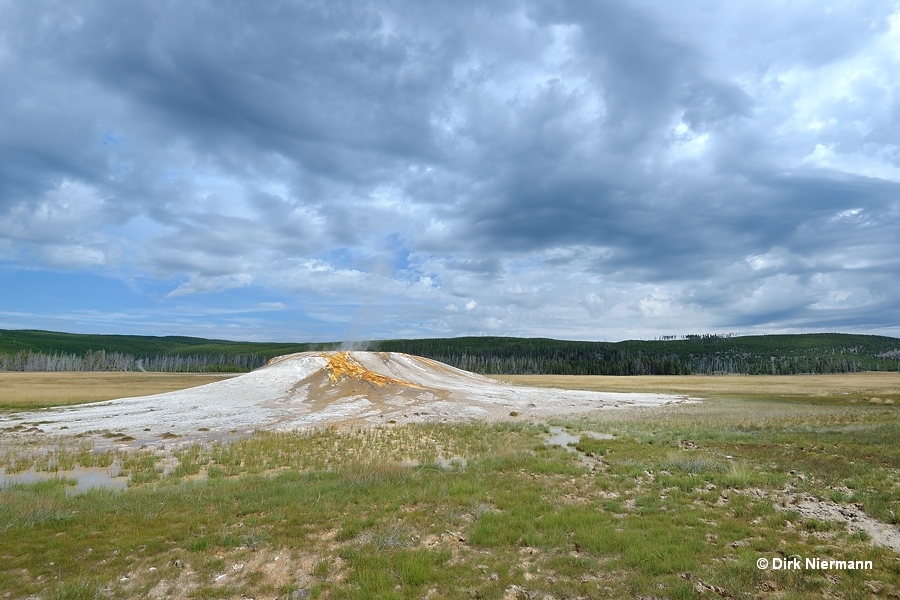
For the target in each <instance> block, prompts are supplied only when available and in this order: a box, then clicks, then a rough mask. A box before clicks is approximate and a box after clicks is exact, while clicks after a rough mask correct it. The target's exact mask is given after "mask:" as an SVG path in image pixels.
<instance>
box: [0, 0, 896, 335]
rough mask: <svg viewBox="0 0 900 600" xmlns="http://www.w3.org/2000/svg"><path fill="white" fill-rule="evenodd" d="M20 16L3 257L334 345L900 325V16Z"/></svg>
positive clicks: (518, 8) (240, 9) (105, 11)
mask: <svg viewBox="0 0 900 600" xmlns="http://www.w3.org/2000/svg"><path fill="white" fill-rule="evenodd" d="M0 8H2V10H3V13H4V23H3V24H2V25H0V73H2V76H3V78H4V81H5V82H7V84H5V85H4V89H3V91H2V92H0V114H3V115H4V127H3V128H0V262H2V264H4V265H6V266H7V267H10V268H13V269H15V268H19V269H21V268H29V269H34V268H37V269H45V270H47V271H48V272H60V273H62V272H65V273H94V274H98V273H100V274H105V275H109V276H112V277H117V278H121V279H122V280H130V279H134V278H144V279H151V280H153V281H155V282H156V283H157V284H158V286H159V288H160V289H166V290H168V291H167V292H165V293H161V294H158V295H156V296H154V301H155V302H160V303H161V306H163V307H169V309H170V310H173V311H176V310H177V309H178V307H179V306H184V304H180V303H183V302H188V301H191V302H201V305H202V306H206V307H207V310H208V311H209V313H210V314H218V313H217V312H216V309H217V308H219V306H220V303H222V302H225V300H224V299H225V298H231V297H234V296H235V295H244V296H245V297H246V299H247V305H248V306H250V305H252V306H261V307H266V306H268V307H275V306H283V307H285V309H286V311H287V312H291V311H300V312H302V313H303V314H304V315H306V317H307V318H306V319H304V320H303V325H302V326H301V325H298V328H300V327H309V328H311V329H310V330H311V331H315V333H316V334H322V335H326V336H329V337H340V336H342V335H344V334H345V333H346V331H347V329H346V328H347V322H348V321H352V319H353V318H355V317H354V316H353V315H357V314H362V313H363V312H365V313H366V314H367V315H369V316H368V317H367V320H368V321H369V322H368V323H366V324H365V328H366V333H367V334H371V335H373V336H381V337H398V336H400V335H415V336H423V335H458V334H477V333H504V334H508V335H547V336H556V337H581V338H599V339H612V338H619V337H638V336H641V335H650V336H654V335H657V334H660V333H665V332H673V333H684V332H685V329H690V330H691V331H700V330H707V329H717V328H725V329H728V330H734V329H735V328H739V329H740V330H742V331H745V332H755V331H762V332H765V331H784V330H806V329H809V330H817V329H818V328H821V327H826V328H829V329H850V330H867V331H886V330H889V329H890V328H891V327H893V323H895V322H896V319H895V316H897V307H896V306H895V304H893V303H892V301H891V300H890V298H892V297H896V296H897V292H898V291H900V290H898V289H897V285H898V284H897V283H896V282H897V281H898V279H897V277H896V275H897V273H898V262H897V259H896V258H895V257H896V256H898V255H900V252H898V247H897V243H898V242H897V240H900V218H898V217H900V200H898V198H900V195H898V191H900V177H898V174H900V149H898V145H897V143H896V140H897V139H900V123H898V117H897V115H898V114H900V111H898V108H900V107H898V104H897V102H898V100H897V98H898V97H900V95H898V83H897V82H898V81H900V62H898V61H897V59H896V56H897V51H898V49H900V12H898V11H897V9H896V7H891V6H890V5H887V4H884V3H878V2H863V3H857V4H855V5H853V6H852V7H850V6H846V7H845V6H837V5H835V6H825V5H821V4H820V3H793V4H791V5H790V6H784V5H783V4H775V3H770V2H763V3H759V2H754V3H750V2H733V3H728V4H725V5H721V6H706V5H702V6H701V5H700V4H689V5H677V6H676V5H668V4H660V3H658V2H650V1H649V0H628V1H625V0H622V1H616V2H606V3H600V4H596V3H594V4H590V3H589V4H586V3H583V2H574V1H572V2H567V1H562V2H554V3H537V2H525V1H517V2H513V1H503V2H492V3H486V2H475V1H472V2H463V3H461V4H459V3H458V4H457V5H454V6H453V7H447V6H443V5H439V4H435V3H426V4H422V3H416V2H405V1H404V2H399V3H396V2H394V3H385V2H373V3H368V4H361V3H358V2H352V1H336V2H329V3H325V4H322V3H312V2H305V1H298V2H283V3H269V4H265V5H260V4H258V3H250V2H241V1H238V0H232V1H229V2H225V3H222V4H219V5H216V6H215V7H214V6H212V5H208V4H204V3H192V4H186V5H180V4H171V3H161V4H160V3H157V4H147V3H139V2H119V3H115V4H102V3H101V4H97V3H91V2H87V1H80V0H76V1H71V2H55V1H53V0H43V1H40V2H32V3H15V2H2V3H0ZM773 15H777V18H773ZM754 23H756V24H757V25H756V26H754V25H753V24H754ZM763 24H764V25H763ZM154 290H156V287H154ZM153 293H154V294H157V292H156V291H154V292H153ZM192 306H193V307H194V309H196V310H200V308H197V306H199V305H192ZM123 310H124V308H123ZM270 312H274V311H270ZM347 313H349V315H348V314H347ZM879 315H882V316H879ZM35 318H37V317H35ZM221 318H222V319H227V317H221ZM260 318H261V319H263V321H254V322H253V323H254V325H253V326H254V327H257V328H260V329H261V330H263V329H265V328H266V324H265V323H266V322H265V320H264V318H263V317H260ZM273 318H274V317H273ZM892 319H893V320H892ZM242 322H243V323H248V322H249V321H242ZM221 323H222V326H223V327H225V325H226V324H229V323H230V324H234V323H233V322H228V323H226V321H225V320H223V321H221ZM312 323H314V325H313V324H312ZM329 323H330V324H332V325H333V327H332V328H331V329H329V327H330V326H329ZM211 327H214V325H211ZM223 331H224V330H223ZM272 331H275V332H276V334H277V335H279V336H286V337H288V338H292V337H293V338H294V339H297V338H300V337H305V336H306V334H307V333H308V331H301V330H300V329H298V330H296V331H290V330H289V328H288V330H285V328H274V329H272ZM223 335H224V334H223Z"/></svg>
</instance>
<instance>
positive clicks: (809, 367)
mask: <svg viewBox="0 0 900 600" xmlns="http://www.w3.org/2000/svg"><path fill="white" fill-rule="evenodd" d="M339 346H340V343H339V342H322V343H303V344H292V343H268V342H233V341H226V340H209V339H204V338H192V337H172V336H167V337H152V336H132V335H86V334H73V333H59V332H52V331H36V330H0V371H121V370H147V371H198V372H199V371H205V372H210V371H218V372H227V371H231V372H242V371H248V370H251V369H255V368H257V367H260V366H262V365H264V364H265V363H266V361H268V360H269V359H270V358H272V357H274V356H278V355H281V354H289V353H292V352H305V351H310V350H331V349H335V348H338V347H339ZM368 349H370V350H379V351H385V352H388V351H391V352H406V353H408V354H415V355H419V356H424V357H427V358H432V359H435V360H439V361H441V362H445V363H448V364H451V365H453V366H456V367H459V368H461V369H465V370H467V371H474V372H476V373H494V374H557V375H679V374H718V373H746V374H759V375H762V374H778V375H783V374H799V373H847V372H855V371H900V339H898V338H892V337H885V336H875V335H856V334H846V333H812V334H796V335H758V336H731V335H728V336H718V335H692V336H685V337H684V338H680V339H668V340H629V341H624V342H573V341H563V340H552V339H545V338H509V337H460V338H438V339H421V340H378V341H373V342H370V343H369V344H368Z"/></svg>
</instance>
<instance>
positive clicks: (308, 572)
mask: <svg viewBox="0 0 900 600" xmlns="http://www.w3.org/2000/svg"><path fill="white" fill-rule="evenodd" d="M897 411H898V408H896V407H892V406H885V405H871V404H850V403H848V402H844V403H841V402H839V401H837V400H835V401H833V402H832V401H829V402H825V403H821V404H816V403H811V402H806V401H800V400H795V399H778V398H768V399H761V400H753V401H745V400H734V399H732V400H724V399H722V400H711V401H709V402H706V403H703V404H697V405H686V406H681V407H668V408H659V409H645V410H634V411H616V412H608V413H605V414H604V415H603V416H602V418H601V419H592V420H591V419H584V420H576V421H572V422H570V423H562V424H568V425H569V427H570V430H571V431H573V432H578V431H588V430H593V431H600V432H604V433H609V434H612V435H613V436H614V437H613V439H595V438H589V437H586V436H585V437H582V439H581V441H580V442H579V444H578V448H579V450H580V452H568V451H566V449H564V448H558V447H548V446H546V445H544V443H543V442H542V438H541V433H542V431H543V430H544V429H545V428H542V427H540V426H537V425H529V424H522V423H514V424H497V425H487V424H479V423H472V424H461V425H405V426H396V427H389V428H383V429H369V430H356V431H351V432H338V431H335V430H322V431H316V432H309V433H272V432H269V433H259V434H256V435H254V436H252V437H250V438H245V439H241V440H238V441H236V442H233V443H231V444H211V445H203V446H201V445H196V446H188V447H184V448H181V449H179V450H177V451H174V452H172V453H171V455H169V456H160V455H158V453H154V452H151V451H150V450H135V451H131V452H128V453H125V452H121V451H120V452H114V453H106V454H104V453H93V452H91V451H89V449H88V448H85V447H84V441H83V440H74V441H69V442H67V441H66V440H60V441H59V442H58V443H55V445H54V446H52V448H51V449H50V452H48V453H44V454H42V453H41V452H40V451H39V449H37V448H34V447H30V446H27V445H24V444H22V445H21V446H20V447H16V446H15V445H13V444H12V443H10V442H8V441H4V442H3V446H2V448H3V451H2V453H0V456H2V457H4V458H3V459H2V460H4V461H5V462H4V464H6V465H11V464H13V463H15V464H19V463H20V462H21V463H23V464H24V463H26V462H27V460H31V462H30V463H28V465H27V466H26V467H24V468H25V469H28V468H31V467H32V466H34V465H35V464H37V463H40V464H42V465H45V466H46V467H47V468H52V466H51V464H57V465H60V466H61V465H63V464H65V465H70V464H84V462H90V461H93V462H92V464H98V463H100V462H104V461H110V462H107V463H106V464H112V462H115V463H116V464H117V465H119V467H120V468H121V470H122V472H123V473H124V474H125V475H124V476H126V477H129V478H130V479H129V482H130V487H129V488H128V489H126V490H124V491H111V490H104V489H97V490H91V491H88V492H86V493H81V494H72V493H71V489H72V488H71V485H69V484H71V483H72V482H71V481H67V480H66V479H64V478H61V479H58V480H54V479H51V480H48V481H43V482H40V483H35V484H31V485H14V486H10V487H7V488H5V489H3V490H2V491H0V565H2V566H0V590H3V591H4V592H6V591H9V593H10V594H11V597H26V596H29V595H32V596H34V597H37V598H94V597H103V598H109V597H111V598H129V597H140V596H146V595H149V594H150V591H151V590H154V589H155V590H156V591H155V592H154V593H157V594H159V595H162V596H165V595H173V594H175V593H179V594H184V595H187V596H188V597H193V598H229V597H240V596H241V595H244V596H248V597H260V596H268V597H279V596H280V597H285V596H286V595H288V594H291V593H293V592H300V591H302V592H303V593H308V594H309V596H310V597H313V598H421V597H426V596H427V597H430V598H448V599H449V598H460V597H464V598H479V597H480V598H500V597H503V595H504V593H505V592H506V591H507V590H511V589H515V588H512V587H511V586H518V587H519V588H521V589H524V590H527V591H528V593H529V594H532V597H538V598H541V597H543V596H544V595H546V594H552V595H553V596H554V597H555V598H574V597H604V596H605V597H619V598H626V597H636V596H645V597H658V598H695V597H697V592H696V591H695V590H694V585H695V583H696V581H697V580H702V581H703V582H706V583H708V584H710V585H714V586H719V587H720V588H723V589H725V590H727V591H728V593H730V594H731V595H733V596H734V597H735V598H754V597H757V596H759V595H760V594H761V593H762V592H760V591H759V590H765V589H776V590H778V592H777V594H776V595H775V596H772V597H783V598H818V597H822V596H825V595H831V596H833V597H847V598H856V597H859V598H862V597H869V596H868V595H869V594H870V592H868V591H867V590H868V588H867V587H866V585H868V584H866V583H865V582H876V583H877V585H878V586H880V588H879V589H881V590H882V592H880V593H882V595H889V594H890V593H897V592H898V591H900V586H898V581H900V559H898V555H897V554H896V553H893V552H891V551H889V550H887V549H884V548H881V547H876V546H873V545H872V544H871V543H870V541H869V540H868V539H867V536H865V535H861V534H853V533H851V532H849V531H847V530H846V529H845V528H844V527H843V526H842V525H841V524H838V523H834V522H831V521H824V520H821V519H815V518H805V517H803V516H802V515H801V514H799V513H798V512H796V511H790V510H788V511H784V510H779V509H778V508H776V506H775V504H776V501H775V498H776V497H777V496H778V494H780V493H782V492H783V490H785V489H786V488H788V489H793V490H795V491H796V492H797V493H806V494H811V495H815V496H819V497H823V498H827V499H830V500H833V501H838V502H854V503H859V505H860V506H861V507H862V509H863V510H864V511H865V512H866V513H867V514H869V515H871V516H872V517H875V518H877V519H879V520H880V521H882V522H884V523H895V524H896V523H897V515H898V514H900V450H898V448H897V444H896V440H897V439H900V419H898V418H897V417H898V414H900V413H898V412H897ZM67 444H71V446H70V445H67ZM79 444H80V445H79ZM47 455H50V456H51V458H52V460H49V459H47ZM22 457H26V459H27V460H26V459H22ZM453 457H458V458H461V459H464V461H465V462H464V463H462V462H458V463H457V464H456V466H453V467H451V468H445V467H442V466H441V464H446V463H443V462H441V463H440V464H439V462H438V459H439V458H443V459H451V458H453ZM167 464H168V465H169V470H168V473H167V474H166V475H165V476H163V470H164V468H165V465H167ZM463 464H464V466H463ZM792 471H793V473H792ZM204 474H205V478H201V479H198V477H202V476H204ZM801 476H802V477H801ZM788 508H790V507H788ZM788 521H790V522H791V525H790V526H788V525H787V522H788ZM795 554H796V555H799V556H809V557H813V556H817V557H826V558H829V557H830V558H853V559H860V560H872V561H873V564H874V568H873V569H872V570H871V571H866V572H864V573H859V572H849V571H848V572H840V573H838V574H837V576H836V577H834V576H833V575H835V574H834V573H829V572H821V571H800V572H789V571H760V570H759V569H757V568H756V560H757V558H760V557H768V558H772V557H774V556H791V555H795ZM238 566H239V567H240V568H238ZM685 573H689V574H690V579H688V578H686V576H685V575H684V574H685ZM829 575H832V577H829ZM871 585H875V584H871ZM705 595H706V596H708V597H715V596H714V593H713V592H707V593H706V594H705Z"/></svg>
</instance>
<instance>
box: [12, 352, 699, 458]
mask: <svg viewBox="0 0 900 600" xmlns="http://www.w3.org/2000/svg"><path fill="white" fill-rule="evenodd" d="M683 400H684V398H683V397H677V396H668V395H663V394H617V393H609V392H586V391H572V390H555V389H546V388H529V387H524V386H517V385H512V384H504V383H500V382H499V381H496V380H494V379H490V378H487V377H484V376H482V375H476V374H474V373H469V372H467V371H462V370H460V369H456V368H454V367H451V366H449V365H446V364H443V363H440V362H437V361H433V360H430V359H427V358H421V357H418V356H410V355H408V354H401V353H395V352H356V351H349V352H301V353H298V354H290V355H286V356H279V357H277V358H275V359H272V360H271V361H270V362H269V364H267V365H266V366H265V367H263V368H261V369H257V370H256V371H253V372H251V373H247V374H244V375H240V376H237V377H234V378H232V379H228V380H224V381H219V382H216V383H211V384H208V385H204V386H200V387H196V388H190V389H186V390H181V391H177V392H169V393H165V394H156V395H153V396H143V397H137V398H122V399H119V400H112V401H108V402H102V403H97V404H85V405H79V406H69V407H64V408H58V409H51V410H45V411H40V413H30V414H18V415H6V416H4V417H0V426H4V427H7V426H14V425H15V424H20V423H24V422H33V421H41V422H43V424H42V426H41V427H42V429H43V430H44V431H45V432H52V433H65V434H80V433H86V432H92V431H93V432H97V431H112V432H116V433H123V434H127V435H129V436H131V437H134V438H137V439H138V440H139V441H141V440H148V439H153V438H154V437H158V436H160V435H162V434H163V433H173V434H177V435H180V436H185V437H186V438H187V439H192V438H195V437H201V434H200V433H198V430H204V431H205V430H209V433H205V434H203V435H215V434H223V433H228V432H237V433H246V432H250V431H253V430H256V429H302V428H309V427H319V426H326V425H339V426H341V425H360V424H373V425H374V424H390V423H405V422H414V421H418V422H424V421H440V422H443V421H447V422H450V421H462V420H468V419H483V420H503V419H510V418H513V415H515V418H517V419H530V418H537V419H545V418H548V417H550V416H554V415H566V414H575V413H585V412H590V411H594V410H601V409H606V408H614V407H624V406H634V405H644V406H647V405H658V404H666V403H670V402H675V401H683ZM145 429H149V430H150V433H148V432H146V431H145Z"/></svg>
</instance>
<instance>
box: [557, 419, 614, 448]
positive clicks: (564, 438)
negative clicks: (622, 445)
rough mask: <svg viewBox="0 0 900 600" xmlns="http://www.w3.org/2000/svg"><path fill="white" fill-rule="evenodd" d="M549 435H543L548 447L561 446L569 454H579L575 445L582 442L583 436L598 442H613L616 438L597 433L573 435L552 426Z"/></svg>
mask: <svg viewBox="0 0 900 600" xmlns="http://www.w3.org/2000/svg"><path fill="white" fill-rule="evenodd" d="M549 429H550V431H549V433H545V434H543V438H544V443H545V444H547V445H548V446H560V447H562V448H565V449H566V450H568V451H569V452H577V450H576V449H575V447H574V446H575V444H577V443H578V442H579V441H581V436H584V435H586V436H588V437H592V438H594V439H597V440H611V439H614V436H613V435H612V434H610V433H597V432H596V431H582V432H581V433H579V434H578V435H572V434H571V433H569V432H568V430H567V429H566V428H565V427H559V426H557V425H551V426H550V427H549Z"/></svg>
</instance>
